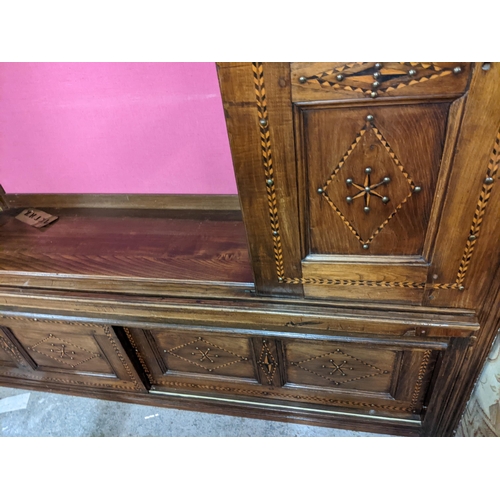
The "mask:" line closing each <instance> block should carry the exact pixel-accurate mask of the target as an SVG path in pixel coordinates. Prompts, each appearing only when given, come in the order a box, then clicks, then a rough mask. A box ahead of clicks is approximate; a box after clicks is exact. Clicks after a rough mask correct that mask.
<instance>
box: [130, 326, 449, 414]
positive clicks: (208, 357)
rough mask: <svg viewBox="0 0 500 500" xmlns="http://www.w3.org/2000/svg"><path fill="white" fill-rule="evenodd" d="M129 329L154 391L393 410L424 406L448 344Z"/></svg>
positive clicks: (416, 410)
mask: <svg viewBox="0 0 500 500" xmlns="http://www.w3.org/2000/svg"><path fill="white" fill-rule="evenodd" d="M125 331H126V333H127V335H128V336H129V339H130V341H131V343H132V344H133V346H134V347H135V349H136V351H137V352H138V354H139V357H140V358H141V363H142V365H143V367H144V369H145V371H146V372H147V373H148V377H149V379H150V382H151V385H152V390H153V391H155V392H157V391H160V392H162V391H163V392H167V393H169V394H171V393H182V394H186V393H187V394H190V393H191V394H193V395H204V396H209V397H214V398H215V399H217V398H228V397H231V398H233V399H238V398H244V399H246V400H248V399H249V398H250V399H251V400H254V401H263V400H264V401H266V402H267V403H268V404H290V403H291V402H294V403H295V404H297V403H300V404H303V405H320V406H322V407H327V408H330V409H331V408H332V407H343V408H349V409H351V410H353V409H355V410H359V411H361V412H363V411H365V412H369V413H371V414H373V413H374V412H375V413H380V414H389V415H393V416H404V415H411V414H418V413H420V411H421V410H422V407H423V404H424V400H425V398H426V395H427V391H428V388H429V385H430V382H431V378H432V376H433V371H434V366H435V363H436V360H437V358H438V357H439V352H440V349H442V348H443V346H442V344H438V343H436V347H435V348H433V343H431V342H426V343H425V344H426V345H425V346H424V344H423V343H422V342H419V341H415V340H408V341H405V340H401V339H400V340H399V341H396V342H395V341H394V340H389V339H386V340H382V339H380V340H374V339H363V338H352V339H347V338H346V337H342V340H340V339H339V340H336V338H335V337H333V336H328V337H325V340H318V339H317V337H316V340H304V339H303V338H301V339H298V338H294V337H297V336H293V335H291V334H286V333H277V332H272V333H267V334H266V336H265V337H263V336H260V335H256V334H255V331H252V332H250V331H244V330H239V331H237V330H235V331H234V332H233V333H231V334H225V335H223V334H221V333H219V332H214V331H212V330H210V331H209V330H203V329H201V328H200V329H197V330H196V331H189V330H188V329H186V330H183V329H180V327H172V328H170V329H157V330H141V329H135V328H130V329H125ZM302 337H304V336H302ZM216 356H219V357H216Z"/></svg>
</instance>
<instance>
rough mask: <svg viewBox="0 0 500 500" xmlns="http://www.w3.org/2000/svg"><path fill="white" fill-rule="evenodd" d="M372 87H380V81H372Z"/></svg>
mask: <svg viewBox="0 0 500 500" xmlns="http://www.w3.org/2000/svg"><path fill="white" fill-rule="evenodd" d="M372 87H373V88H375V89H376V88H377V87H380V82H373V83H372Z"/></svg>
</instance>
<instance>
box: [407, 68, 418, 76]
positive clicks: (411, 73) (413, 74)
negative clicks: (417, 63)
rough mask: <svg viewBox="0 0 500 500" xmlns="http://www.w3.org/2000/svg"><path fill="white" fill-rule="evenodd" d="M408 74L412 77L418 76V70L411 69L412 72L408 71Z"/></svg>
mask: <svg viewBox="0 0 500 500" xmlns="http://www.w3.org/2000/svg"><path fill="white" fill-rule="evenodd" d="M408 74H409V75H410V76H415V75H416V74H417V70H416V69H410V71H408Z"/></svg>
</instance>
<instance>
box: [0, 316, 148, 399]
mask: <svg viewBox="0 0 500 500" xmlns="http://www.w3.org/2000/svg"><path fill="white" fill-rule="evenodd" d="M0 325H1V326H0V348H1V349H0V351H1V352H0V377H7V378H13V379H18V380H27V381H33V382H34V383H40V384H37V385H36V386H37V387H40V388H43V387H57V386H61V387H64V386H66V387H71V386H78V387H84V388H97V389H106V390H119V391H137V392H145V388H144V386H143V384H142V382H141V381H140V377H139V376H138V374H137V373H136V371H135V369H134V368H133V366H132V364H131V362H130V360H129V359H128V356H127V354H126V353H125V351H124V349H123V347H122V345H121V343H120V341H119V340H118V338H117V336H116V334H115V332H114V330H113V328H112V327H111V326H107V325H105V326H101V325H93V324H85V323H71V322H63V321H46V320H41V319H40V320H39V319H36V318H35V319H23V318H20V317H0Z"/></svg>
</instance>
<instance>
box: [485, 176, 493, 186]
mask: <svg viewBox="0 0 500 500" xmlns="http://www.w3.org/2000/svg"><path fill="white" fill-rule="evenodd" d="M493 180H494V179H493V177H486V179H484V183H485V184H488V185H489V184H493Z"/></svg>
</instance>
